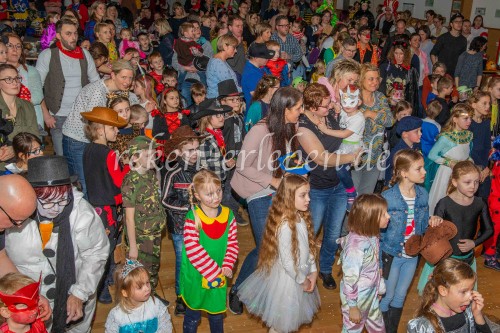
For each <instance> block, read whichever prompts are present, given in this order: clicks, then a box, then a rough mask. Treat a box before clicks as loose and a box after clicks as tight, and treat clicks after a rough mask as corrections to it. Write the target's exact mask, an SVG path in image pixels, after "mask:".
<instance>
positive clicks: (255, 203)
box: [234, 195, 345, 290]
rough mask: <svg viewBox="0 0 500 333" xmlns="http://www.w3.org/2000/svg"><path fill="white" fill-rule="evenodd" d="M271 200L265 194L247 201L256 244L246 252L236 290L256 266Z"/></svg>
mask: <svg viewBox="0 0 500 333" xmlns="http://www.w3.org/2000/svg"><path fill="white" fill-rule="evenodd" d="M272 200H273V197H272V196H271V195H267V196H265V197H262V198H257V199H253V200H252V201H250V202H249V203H248V215H250V224H251V225H252V232H253V238H254V239H255V244H256V246H255V249H253V250H252V251H250V253H248V255H247V257H246V258H245V261H244V262H243V265H241V270H240V273H239V274H238V278H237V279H236V282H235V283H234V287H235V289H236V290H238V286H239V285H240V284H241V283H242V282H243V281H245V279H246V278H247V277H249V276H250V274H252V273H253V272H254V271H255V269H256V268H257V261H258V260H259V249H260V244H261V242H262V237H263V236H264V230H265V228H266V220H267V215H268V213H269V208H270V207H271V202H272ZM344 207H345V204H344Z"/></svg>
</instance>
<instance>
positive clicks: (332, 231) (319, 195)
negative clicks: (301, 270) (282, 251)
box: [309, 183, 347, 274]
mask: <svg viewBox="0 0 500 333" xmlns="http://www.w3.org/2000/svg"><path fill="white" fill-rule="evenodd" d="M309 195H310V197H311V203H310V207H311V215H312V219H313V223H314V233H315V234H318V231H319V229H320V227H321V225H323V243H322V245H321V250H320V252H319V271H320V272H321V273H325V274H331V273H332V267H333V263H334V262H335V253H336V252H337V249H338V247H339V246H338V244H337V239H338V238H339V237H340V232H341V230H342V222H343V220H344V216H345V213H346V206H347V194H346V192H345V188H344V186H343V185H342V183H339V184H338V185H337V186H334V187H330V188H325V189H315V188H312V189H311V192H310V194H309Z"/></svg>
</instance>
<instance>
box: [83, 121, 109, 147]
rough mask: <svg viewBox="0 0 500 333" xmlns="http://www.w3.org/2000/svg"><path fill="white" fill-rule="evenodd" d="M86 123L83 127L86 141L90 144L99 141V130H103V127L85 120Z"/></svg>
mask: <svg viewBox="0 0 500 333" xmlns="http://www.w3.org/2000/svg"><path fill="white" fill-rule="evenodd" d="M86 122H87V123H86V124H85V125H84V126H83V132H84V133H85V136H86V137H87V139H89V140H90V141H92V142H93V141H94V140H97V139H99V130H100V129H104V125H103V124H99V123H96V122H93V121H88V120H86Z"/></svg>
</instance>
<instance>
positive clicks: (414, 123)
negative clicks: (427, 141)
mask: <svg viewBox="0 0 500 333" xmlns="http://www.w3.org/2000/svg"><path fill="white" fill-rule="evenodd" d="M420 127H422V119H420V118H417V117H414V116H407V117H403V118H401V120H400V121H399V122H398V124H397V126H396V133H397V134H398V135H399V136H401V134H403V132H409V131H413V130H414V129H417V128H420Z"/></svg>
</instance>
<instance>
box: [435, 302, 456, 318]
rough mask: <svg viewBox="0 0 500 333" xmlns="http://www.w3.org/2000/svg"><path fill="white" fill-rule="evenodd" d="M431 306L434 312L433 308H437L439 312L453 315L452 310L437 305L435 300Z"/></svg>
mask: <svg viewBox="0 0 500 333" xmlns="http://www.w3.org/2000/svg"><path fill="white" fill-rule="evenodd" d="M432 307H433V308H434V312H436V311H435V310H439V311H440V312H442V313H445V314H446V317H451V316H453V311H452V310H450V309H446V308H444V307H443V306H441V305H439V304H438V303H437V302H436V303H434V304H432ZM438 315H439V314H438ZM440 317H441V316H440Z"/></svg>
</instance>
